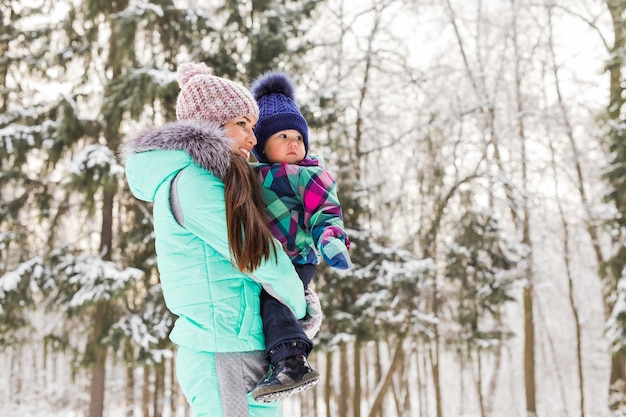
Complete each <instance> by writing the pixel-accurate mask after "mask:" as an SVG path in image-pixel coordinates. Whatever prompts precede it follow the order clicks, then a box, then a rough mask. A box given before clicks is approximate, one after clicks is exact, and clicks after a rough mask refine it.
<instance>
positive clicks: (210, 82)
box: [176, 63, 259, 125]
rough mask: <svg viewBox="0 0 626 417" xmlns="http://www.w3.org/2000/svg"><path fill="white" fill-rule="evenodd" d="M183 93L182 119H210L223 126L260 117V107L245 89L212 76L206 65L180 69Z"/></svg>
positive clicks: (179, 105)
mask: <svg viewBox="0 0 626 417" xmlns="http://www.w3.org/2000/svg"><path fill="white" fill-rule="evenodd" d="M178 85H179V86H180V88H181V90H180V93H179V94H178V99H177V100H176V117H177V118H178V120H192V119H193V120H207V121H211V122H215V123H217V124H219V125H223V124H225V123H227V122H229V121H231V120H233V119H236V118H239V117H242V116H246V115H249V114H251V115H254V116H256V117H258V116H259V107H258V106H257V103H256V100H254V97H252V94H251V93H250V91H248V90H247V89H246V88H245V87H243V86H241V85H239V84H237V83H235V82H232V81H230V80H227V79H226V78H221V77H216V76H214V75H213V74H211V69H210V68H209V67H207V66H206V65H205V64H204V63H199V64H194V63H187V64H182V65H180V66H179V67H178Z"/></svg>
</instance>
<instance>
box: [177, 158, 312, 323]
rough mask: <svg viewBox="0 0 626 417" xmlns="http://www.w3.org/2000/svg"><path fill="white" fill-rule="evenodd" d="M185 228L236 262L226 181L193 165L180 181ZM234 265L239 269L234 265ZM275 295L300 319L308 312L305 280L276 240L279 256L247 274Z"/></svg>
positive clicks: (271, 258)
mask: <svg viewBox="0 0 626 417" xmlns="http://www.w3.org/2000/svg"><path fill="white" fill-rule="evenodd" d="M177 193H178V198H179V201H180V206H181V210H182V214H183V225H184V227H185V228H186V229H187V230H188V231H189V232H191V233H193V234H194V235H196V236H198V237H199V238H200V239H202V240H203V241H204V242H206V243H207V244H208V245H210V246H211V247H212V248H213V249H214V250H215V251H217V252H218V253H219V254H220V255H221V256H223V257H224V258H225V259H227V260H229V261H231V262H232V254H231V251H230V247H229V245H228V232H227V229H226V206H225V201H224V184H223V182H222V181H221V180H220V179H219V178H217V177H216V176H214V175H213V174H211V173H210V172H208V171H204V170H201V169H199V168H196V167H193V168H189V169H185V170H183V172H182V173H181V177H180V180H179V181H178V184H177ZM233 268H236V267H235V266H234V265H233ZM247 275H248V276H249V277H250V278H251V279H253V280H255V281H257V282H259V283H260V284H261V285H262V286H263V288H264V289H265V290H266V291H267V292H268V293H269V294H271V295H272V296H273V297H274V298H276V299H277V300H279V301H280V302H282V303H283V304H285V305H286V306H288V307H289V308H291V310H292V311H293V312H294V314H295V315H296V317H297V318H298V319H300V318H302V317H304V315H305V314H306V301H305V299H304V287H303V285H302V281H300V278H299V277H298V274H297V273H296V271H295V268H294V267H293V265H292V263H291V260H290V259H289V257H288V256H287V255H286V254H285V253H284V251H283V250H282V249H281V246H280V243H278V241H276V255H272V256H271V257H270V259H268V260H265V261H263V262H262V263H261V265H260V266H259V267H258V268H257V269H256V270H254V271H253V272H252V273H249V274H247Z"/></svg>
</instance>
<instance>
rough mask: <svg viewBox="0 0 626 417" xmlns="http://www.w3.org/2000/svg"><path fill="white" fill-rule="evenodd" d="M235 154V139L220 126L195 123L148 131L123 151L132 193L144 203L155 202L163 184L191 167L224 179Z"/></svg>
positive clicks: (176, 124)
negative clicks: (193, 165) (233, 141)
mask: <svg viewBox="0 0 626 417" xmlns="http://www.w3.org/2000/svg"><path fill="white" fill-rule="evenodd" d="M231 154H232V140H231V139H230V138H228V137H227V136H226V135H225V133H224V130H223V129H222V128H221V127H220V126H218V125H215V124H211V123H207V122H200V121H194V120H185V121H177V122H171V123H167V124H165V125H164V126H162V127H159V128H153V129H149V130H146V131H144V132H143V133H141V134H139V135H138V136H137V137H136V138H134V139H132V140H130V141H128V142H126V143H124V144H123V145H121V146H120V148H119V158H120V160H121V162H122V164H124V165H125V169H126V179H127V181H128V185H129V186H130V190H131V192H132V193H133V195H134V196H135V197H137V198H138V199H140V200H144V201H154V198H155V196H156V192H157V191H158V189H159V188H160V187H161V185H162V184H164V183H167V182H169V181H171V180H172V178H173V177H174V175H176V173H177V172H178V171H180V170H181V169H183V168H185V167H187V166H189V165H191V164H196V165H198V166H200V167H201V168H203V169H205V170H208V171H210V172H211V173H213V174H214V175H215V176H216V177H218V178H220V179H224V176H225V175H226V171H227V170H228V168H229V166H230V158H231Z"/></svg>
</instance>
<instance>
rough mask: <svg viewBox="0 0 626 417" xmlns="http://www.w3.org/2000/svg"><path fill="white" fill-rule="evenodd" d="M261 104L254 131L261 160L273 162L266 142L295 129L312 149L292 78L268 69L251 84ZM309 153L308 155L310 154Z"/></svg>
mask: <svg viewBox="0 0 626 417" xmlns="http://www.w3.org/2000/svg"><path fill="white" fill-rule="evenodd" d="M250 90H251V91H252V95H253V96H254V99H255V100H256V101H257V104H258V105H259V120H258V121H257V123H256V127H255V129H254V134H255V136H256V140H257V144H256V146H255V147H254V148H253V149H252V153H253V154H254V156H255V158H256V159H257V161H259V162H269V161H268V160H267V158H266V156H265V152H264V149H265V142H266V141H267V139H268V138H269V137H270V136H272V135H273V134H274V133H276V132H279V131H281V130H288V129H295V130H297V131H298V132H300V134H301V135H302V137H303V139H304V150H305V152H306V153H308V152H309V128H308V126H307V123H306V120H304V117H302V113H300V109H298V106H297V105H296V102H295V101H294V93H293V85H292V84H291V80H290V79H289V77H288V76H287V74H284V73H282V72H268V73H266V74H264V75H262V76H261V77H259V78H258V79H257V80H256V81H255V82H254V83H252V87H250ZM306 153H305V155H306Z"/></svg>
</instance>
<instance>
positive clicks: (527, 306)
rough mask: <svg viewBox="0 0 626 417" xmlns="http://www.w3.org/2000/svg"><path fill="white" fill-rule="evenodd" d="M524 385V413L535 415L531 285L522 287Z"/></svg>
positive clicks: (533, 328) (533, 332)
mask: <svg viewBox="0 0 626 417" xmlns="http://www.w3.org/2000/svg"><path fill="white" fill-rule="evenodd" d="M523 297H524V336H525V337H524V387H525V388H526V415H527V416H535V415H537V406H536V401H535V389H536V387H535V320H534V315H533V287H532V285H531V284H530V283H528V284H526V286H525V287H524V295H523Z"/></svg>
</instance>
